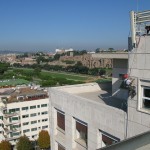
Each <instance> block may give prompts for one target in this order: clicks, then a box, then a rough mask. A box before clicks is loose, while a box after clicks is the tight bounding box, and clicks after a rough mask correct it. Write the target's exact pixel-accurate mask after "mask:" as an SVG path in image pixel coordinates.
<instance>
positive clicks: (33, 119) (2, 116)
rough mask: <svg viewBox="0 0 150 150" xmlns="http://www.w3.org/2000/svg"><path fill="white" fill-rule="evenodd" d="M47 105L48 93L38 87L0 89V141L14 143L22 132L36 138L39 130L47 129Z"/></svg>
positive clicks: (32, 138) (33, 138) (33, 139)
mask: <svg viewBox="0 0 150 150" xmlns="http://www.w3.org/2000/svg"><path fill="white" fill-rule="evenodd" d="M48 105H49V98H48V94H47V92H45V91H42V90H40V89H34V88H29V87H16V88H7V89H0V141H2V140H8V141H9V142H11V144H12V145H15V144H16V142H17V141H18V138H19V137H20V136H21V135H24V134H25V135H26V136H27V137H29V139H30V140H32V141H35V140H37V138H38V133H39V131H41V130H42V129H44V130H48V131H49V113H48Z"/></svg>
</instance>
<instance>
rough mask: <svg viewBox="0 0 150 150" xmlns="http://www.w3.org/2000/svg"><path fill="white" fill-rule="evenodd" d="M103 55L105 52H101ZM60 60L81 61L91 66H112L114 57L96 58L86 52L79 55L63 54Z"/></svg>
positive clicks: (84, 64)
mask: <svg viewBox="0 0 150 150" xmlns="http://www.w3.org/2000/svg"><path fill="white" fill-rule="evenodd" d="M100 55H101V56H102V57H103V53H101V54H100ZM59 60H60V61H66V60H70V61H75V62H78V61H80V62H81V63H82V64H83V66H86V67H89V68H112V59H111V58H109V59H108V58H101V59H99V58H94V57H93V56H92V54H84V55H78V56H61V57H60V59H59Z"/></svg>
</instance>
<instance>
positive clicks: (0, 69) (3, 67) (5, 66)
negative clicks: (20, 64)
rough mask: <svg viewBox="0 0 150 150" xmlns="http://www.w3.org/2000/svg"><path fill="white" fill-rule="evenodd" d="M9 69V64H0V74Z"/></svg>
mask: <svg viewBox="0 0 150 150" xmlns="http://www.w3.org/2000/svg"><path fill="white" fill-rule="evenodd" d="M8 67H9V64H7V63H0V74H1V75H2V74H4V72H5V71H7V69H8Z"/></svg>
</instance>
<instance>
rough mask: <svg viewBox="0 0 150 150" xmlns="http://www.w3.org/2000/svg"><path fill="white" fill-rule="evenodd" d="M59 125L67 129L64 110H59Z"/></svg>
mask: <svg viewBox="0 0 150 150" xmlns="http://www.w3.org/2000/svg"><path fill="white" fill-rule="evenodd" d="M57 126H58V127H59V128H61V129H62V130H64V131H65V115H64V113H63V112H62V111H57Z"/></svg>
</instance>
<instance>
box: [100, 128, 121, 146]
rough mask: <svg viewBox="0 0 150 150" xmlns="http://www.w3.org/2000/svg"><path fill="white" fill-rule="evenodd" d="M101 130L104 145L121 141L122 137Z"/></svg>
mask: <svg viewBox="0 0 150 150" xmlns="http://www.w3.org/2000/svg"><path fill="white" fill-rule="evenodd" d="M100 132H101V134H102V147H104V146H109V145H112V144H114V143H117V142H119V141H120V139H118V138H116V137H114V136H112V135H110V134H108V133H106V132H104V131H101V130H100Z"/></svg>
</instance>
